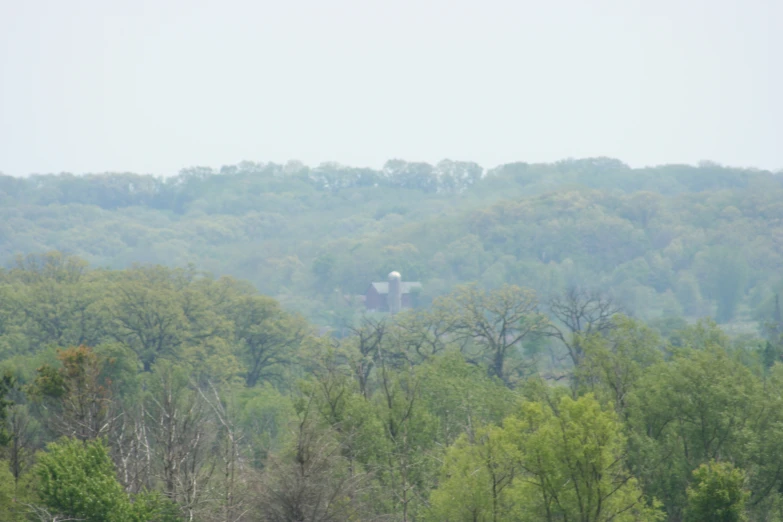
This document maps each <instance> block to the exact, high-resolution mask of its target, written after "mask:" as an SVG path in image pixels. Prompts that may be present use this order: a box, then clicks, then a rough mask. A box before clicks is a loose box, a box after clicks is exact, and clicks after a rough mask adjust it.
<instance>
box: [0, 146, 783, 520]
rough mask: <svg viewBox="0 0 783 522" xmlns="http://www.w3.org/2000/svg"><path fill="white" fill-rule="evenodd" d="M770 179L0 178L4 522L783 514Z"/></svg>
mask: <svg viewBox="0 0 783 522" xmlns="http://www.w3.org/2000/svg"><path fill="white" fill-rule="evenodd" d="M781 179H783V178H781V176H780V175H779V174H774V173H771V172H766V171H755V170H749V169H733V168H726V167H721V166H718V165H714V164H710V163H703V164H701V165H699V166H698V167H691V166H681V165H670V166H662V167H657V168H646V169H631V168H629V167H628V166H626V165H624V164H623V163H621V162H619V161H616V160H612V159H607V158H596V159H587V160H569V161H563V162H559V163H555V164H540V165H532V164H523V163H518V164H510V165H504V166H501V167H498V168H496V169H493V170H490V171H485V170H484V169H482V168H481V167H480V166H478V165H476V164H473V163H461V162H451V161H444V162H441V163H439V164H438V165H435V166H432V165H428V164H425V163H407V162H403V161H390V162H388V163H387V164H386V165H385V167H384V168H383V169H381V170H380V171H375V170H372V169H353V168H347V167H342V166H339V165H334V164H328V165H321V166H319V167H317V168H308V167H305V166H303V165H301V164H298V163H293V162H292V163H289V164H287V165H273V164H252V163H242V164H240V165H237V166H234V167H224V168H223V169H221V170H220V171H219V172H217V171H213V170H211V169H203V168H199V169H189V170H186V171H183V172H182V173H180V175H179V176H176V177H173V178H166V179H159V178H154V177H151V176H139V175H132V174H105V175H92V176H71V175H66V174H62V175H46V176H30V177H28V178H23V179H21V178H12V177H0V212H2V221H0V256H2V258H3V260H4V262H5V268H3V269H0V522H4V521H13V522H19V521H27V520H37V521H47V522H54V521H65V520H85V521H96V522H97V521H106V520H110V521H119V522H125V521H128V522H131V521H132V522H143V521H161V522H163V521H166V522H173V521H178V520H192V521H205V522H213V521H214V522H218V521H220V522H229V521H231V522H251V521H264V522H278V521H279V522H283V521H292V522H293V521H297V522H316V521H319V522H329V521H334V522H338V521H378V522H381V521H401V522H457V521H459V522H462V521H464V522H477V521H481V522H489V521H492V522H505V521H508V522H510V521H530V522H538V521H545V522H570V521H580V522H610V521H613V522H653V521H664V520H665V521H670V522H691V521H693V522H696V521H743V520H745V521H753V522H756V521H759V522H761V521H770V522H772V521H781V520H783V431H782V430H783V399H782V398H783V358H782V357H783V316H782V314H781V309H780V302H779V299H778V293H779V290H780V289H781V288H780V279H779V278H780V276H779V274H780V273H781V266H782V264H783V257H781V256H782V255H783V222H782V221H781V220H783V203H781V201H783V185H782V184H781ZM391 270H399V271H400V272H402V273H403V276H404V277H405V279H406V280H407V281H419V282H421V283H422V287H421V294H420V295H418V296H417V299H416V303H415V307H413V308H411V309H406V310H403V311H401V312H399V313H396V314H389V313H381V312H365V311H364V310H363V309H362V306H361V305H360V304H358V305H357V304H356V302H355V301H354V300H353V299H351V296H354V295H356V294H362V293H363V292H364V291H365V289H366V288H367V286H368V285H369V283H370V282H371V281H385V280H386V279H385V278H386V275H387V274H388V273H389V272H390V271H391Z"/></svg>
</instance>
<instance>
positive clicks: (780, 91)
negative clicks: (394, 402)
mask: <svg viewBox="0 0 783 522" xmlns="http://www.w3.org/2000/svg"><path fill="white" fill-rule="evenodd" d="M0 52H1V53H2V54H0V172H5V173H6V174H14V175H24V174H28V173H31V172H39V173H41V172H61V171H68V172H74V173H83V172H104V171H133V172H140V173H154V174H163V175H168V174H174V173H176V172H177V171H178V170H179V169H180V168H183V167H188V166H194V165H207V166H214V167H219V166H221V165H224V164H233V163H237V162H239V161H242V160H252V161H275V162H285V161H287V160H289V159H298V160H301V161H303V162H304V163H306V164H310V165H315V164H318V163H320V162H322V161H338V162H340V163H345V164H349V165H355V166H371V167H379V166H380V165H382V164H383V163H384V161H385V160H387V159H389V158H402V159H406V160H410V161H413V160H416V161H429V162H436V161H438V160H440V159H443V158H450V159H460V160H471V161H476V162H478V163H480V164H482V165H483V166H485V167H492V166H495V165H497V164H500V163H506V162H511V161H529V162H532V161H554V160H558V159H562V158H566V157H586V156H612V157H616V158H619V159H621V160H623V161H625V162H627V163H630V164H631V165H633V166H641V165H649V164H661V163H673V162H678V163H679V162H684V163H696V162H698V161H699V160H702V159H710V160H714V161H718V162H721V163H725V164H730V165H738V166H756V167H761V168H769V169H780V168H783V0H645V1H638V0H637V1H634V0H616V1H610V0H559V1H558V0H554V1H553V0H538V1H527V0H506V1H500V0H481V1H478V0H475V1H463V0H442V1H441V0H386V1H377V0H274V1H266V0H256V1H253V0H220V1H217V0H215V1H198V0H155V1H146V0H47V1H43V0H0Z"/></svg>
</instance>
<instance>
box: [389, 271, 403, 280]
mask: <svg viewBox="0 0 783 522" xmlns="http://www.w3.org/2000/svg"><path fill="white" fill-rule="evenodd" d="M389 279H402V276H401V275H400V273H399V272H397V271H396V270H395V271H394V272H389Z"/></svg>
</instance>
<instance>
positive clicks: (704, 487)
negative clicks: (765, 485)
mask: <svg viewBox="0 0 783 522" xmlns="http://www.w3.org/2000/svg"><path fill="white" fill-rule="evenodd" d="M748 496H749V492H748V491H747V490H746V489H745V473H743V472H742V470H740V469H737V468H735V467H734V466H733V465H732V464H731V463H729V462H714V461H711V462H709V463H707V464H702V465H701V466H699V467H698V468H697V469H696V470H694V472H693V483H692V484H691V486H690V487H688V508H687V511H686V513H687V519H688V520H692V521H693V522H702V521H704V520H710V521H714V522H741V521H742V520H747V518H746V516H745V502H746V501H747V499H748Z"/></svg>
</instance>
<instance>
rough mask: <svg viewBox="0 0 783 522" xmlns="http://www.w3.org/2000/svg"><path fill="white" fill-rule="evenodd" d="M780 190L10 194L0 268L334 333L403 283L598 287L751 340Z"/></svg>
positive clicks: (644, 172)
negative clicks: (100, 279) (44, 265)
mask: <svg viewBox="0 0 783 522" xmlns="http://www.w3.org/2000/svg"><path fill="white" fill-rule="evenodd" d="M782 180H783V177H781V176H780V175H775V174H773V173H770V172H766V171H757V170H749V169H735V168H726V167H721V166H718V165H714V164H710V163H704V164H701V165H700V166H698V167H692V166H687V165H668V166H662V167H656V168H644V169H631V168H629V167H628V166H626V165H624V164H623V163H621V162H619V161H617V160H612V159H607V158H596V159H586V160H569V161H562V162H558V163H554V164H525V163H515V164H509V165H503V166H500V167H497V168H495V169H492V170H490V171H485V170H484V169H482V167H480V166H479V165H476V164H474V163H466V162H453V161H443V162H441V163H439V164H437V165H435V166H432V165H429V164H426V163H406V162H403V161H398V160H395V161H389V162H388V163H387V164H386V165H385V166H384V168H383V169H382V170H379V171H376V170H371V169H358V168H349V167H342V166H339V165H336V164H325V165H321V166H319V167H316V168H308V167H306V166H304V165H301V164H298V163H295V162H291V163H289V164H286V165H275V164H256V163H249V162H246V163H242V164H239V165H236V166H229V167H223V168H222V169H220V171H214V170H212V169H208V168H193V169H187V170H183V171H182V172H181V173H180V174H179V175H178V176H175V177H171V178H165V179H163V178H155V177H152V176H141V175H135V174H101V175H86V176H73V175H69V174H61V175H35V176H30V177H28V178H24V179H20V178H12V177H0V214H1V215H0V258H2V259H4V260H5V262H6V263H10V262H12V260H13V259H14V256H15V255H16V254H28V253H40V252H45V251H48V250H51V249H57V250H61V251H66V252H71V253H74V254H76V255H79V256H81V257H82V258H84V259H86V260H88V261H89V262H90V263H91V264H92V265H93V266H106V267H112V268H122V267H128V266H130V265H132V264H133V263H137V262H138V263H160V264H163V265H167V266H172V267H184V266H187V265H188V264H189V263H193V264H194V265H195V266H196V267H197V268H199V269H203V270H207V271H210V272H212V273H214V274H230V275H233V276H235V277H239V278H242V279H245V280H248V281H250V282H252V283H253V284H254V285H255V286H256V288H258V289H259V290H260V291H261V292H263V293H265V294H267V295H271V296H274V297H276V298H278V299H279V300H280V301H281V302H282V303H283V304H284V306H285V307H287V308H288V309H291V310H297V311H299V312H302V313H303V314H304V315H305V316H306V317H307V318H308V319H310V320H311V321H313V322H316V323H318V324H321V325H330V326H338V325H341V324H343V323H345V322H346V321H353V320H355V315H354V313H353V312H354V310H352V309H351V307H350V306H349V305H348V304H347V303H346V300H345V299H344V298H343V296H345V295H352V294H361V293H363V292H364V291H365V289H366V288H367V286H368V284H369V283H370V282H371V281H373V280H385V276H386V274H387V273H388V272H389V271H391V270H399V271H400V272H402V274H403V277H404V278H406V279H407V280H417V281H421V282H422V283H423V289H422V296H421V297H422V299H421V302H422V304H423V305H425V306H426V304H427V303H429V302H431V301H432V299H433V298H435V297H437V296H438V295H442V294H444V293H447V292H448V291H450V290H451V289H453V288H454V287H455V285H458V284H462V283H468V282H472V281H478V282H479V283H480V284H481V285H482V286H484V287H486V288H493V287H496V286H498V285H499V284H501V283H503V282H509V283H514V284H518V285H520V286H525V287H531V288H534V289H536V290H537V291H538V292H539V293H540V294H542V295H549V294H552V293H556V292H559V291H562V290H564V289H565V288H566V287H568V286H569V285H572V284H579V285H585V284H587V285H588V286H590V287H594V288H601V289H603V290H605V291H609V292H611V293H612V294H613V295H614V296H615V299H616V300H617V301H618V302H621V303H622V304H623V306H624V307H625V309H626V311H627V312H629V313H633V314H634V315H636V316H638V317H642V318H645V319H650V320H652V319H656V318H659V317H661V316H664V315H669V316H671V315H674V316H686V317H688V318H690V319H692V320H695V319H697V318H699V317H704V316H710V317H714V318H715V319H717V320H718V321H719V322H721V323H733V324H734V325H737V326H738V327H741V328H742V329H743V331H753V330H754V329H755V323H754V321H756V320H758V319H759V318H761V315H760V314H763V313H767V312H768V311H769V310H770V308H769V307H770V303H771V297H772V295H773V290H774V289H775V288H776V287H777V285H778V281H779V277H780V276H779V274H780V273H781V267H783V257H781V256H782V252H781V248H783V246H782V245H783V242H782V240H781V238H782V237H783V228H781V219H783V203H781V201H783V181H782Z"/></svg>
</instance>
